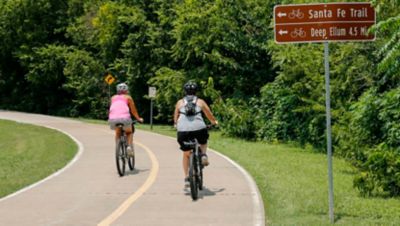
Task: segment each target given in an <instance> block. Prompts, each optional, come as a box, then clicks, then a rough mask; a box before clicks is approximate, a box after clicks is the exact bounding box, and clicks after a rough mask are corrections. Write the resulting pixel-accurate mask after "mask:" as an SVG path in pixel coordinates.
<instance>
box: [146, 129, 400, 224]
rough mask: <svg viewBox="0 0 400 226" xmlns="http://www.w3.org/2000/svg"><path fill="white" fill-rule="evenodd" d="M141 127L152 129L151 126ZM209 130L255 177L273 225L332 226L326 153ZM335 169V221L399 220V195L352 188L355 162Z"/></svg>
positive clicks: (215, 144) (336, 163) (337, 163)
mask: <svg viewBox="0 0 400 226" xmlns="http://www.w3.org/2000/svg"><path fill="white" fill-rule="evenodd" d="M138 129H144V130H150V129H149V126H148V125H138ZM153 132H157V133H161V134H164V135H169V136H173V137H175V136H176V131H175V130H174V129H173V128H172V126H154V127H153ZM210 134H211V137H210V140H209V144H210V147H211V148H212V149H214V150H217V151H218V152H221V153H223V154H224V155H226V156H228V157H230V158H231V159H233V160H234V161H236V162H237V163H239V164H240V165H241V166H243V167H244V168H245V169H246V170H247V171H248V172H249V173H250V174H251V175H252V177H253V178H254V180H255V181H256V183H257V186H258V188H259V190H260V192H261V195H262V198H263V201H264V206H265V216H266V221H267V223H268V225H307V226H308V225H312V226H314V225H331V224H330V221H329V215H328V167H327V164H328V163H327V157H326V155H325V154H321V153H317V152H315V151H313V150H312V149H302V148H299V147H295V146H291V145H285V144H277V145H273V144H268V143H262V142H249V141H244V140H240V139H236V138H227V137H224V136H222V135H221V133H220V132H215V131H211V132H210ZM177 151H178V150H177ZM210 161H211V164H212V159H210ZM210 167H212V165H211V166H210ZM333 169H334V204H335V206H334V214H335V224H336V225H362V226H364V225H400V199H399V198H379V197H376V198H364V197H361V196H360V195H359V194H358V191H357V190H356V189H355V188H353V176H354V173H355V172H354V169H352V167H351V166H350V164H349V163H347V162H346V161H344V160H342V159H338V158H335V157H334V158H333Z"/></svg>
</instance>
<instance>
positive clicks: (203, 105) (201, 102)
mask: <svg viewBox="0 0 400 226" xmlns="http://www.w3.org/2000/svg"><path fill="white" fill-rule="evenodd" d="M198 102H199V106H200V107H201V110H203V112H204V114H205V115H206V117H207V118H208V120H210V122H211V124H213V125H218V121H217V120H216V119H215V117H214V115H213V113H212V112H211V110H210V107H208V105H207V103H206V102H205V101H204V100H202V99H199V100H198Z"/></svg>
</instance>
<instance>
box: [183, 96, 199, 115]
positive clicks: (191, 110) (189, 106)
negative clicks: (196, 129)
mask: <svg viewBox="0 0 400 226" xmlns="http://www.w3.org/2000/svg"><path fill="white" fill-rule="evenodd" d="M183 102H184V104H185V112H183V114H185V115H186V116H194V115H197V114H198V113H200V112H196V102H197V97H196V96H192V95H190V96H185V97H184V98H183Z"/></svg>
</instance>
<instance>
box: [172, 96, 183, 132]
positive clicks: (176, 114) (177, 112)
mask: <svg viewBox="0 0 400 226" xmlns="http://www.w3.org/2000/svg"><path fill="white" fill-rule="evenodd" d="M181 101H182V100H179V101H178V102H176V104H175V111H174V126H175V125H176V123H177V122H178V117H179V107H180V105H181Z"/></svg>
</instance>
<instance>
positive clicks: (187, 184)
mask: <svg viewBox="0 0 400 226" xmlns="http://www.w3.org/2000/svg"><path fill="white" fill-rule="evenodd" d="M188 187H190V182H189V177H186V178H185V188H188Z"/></svg>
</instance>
